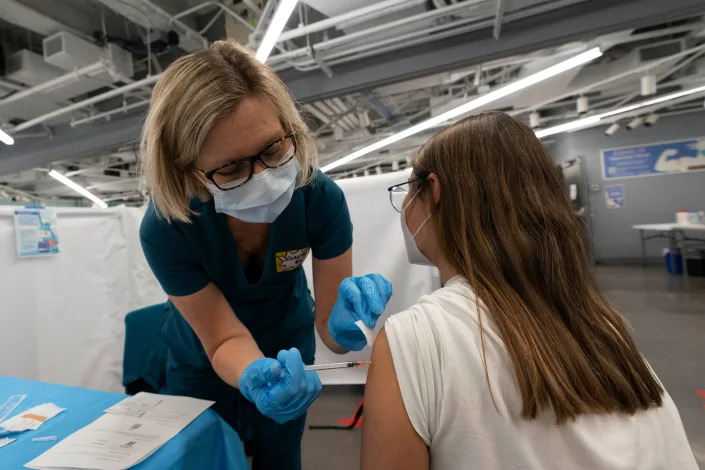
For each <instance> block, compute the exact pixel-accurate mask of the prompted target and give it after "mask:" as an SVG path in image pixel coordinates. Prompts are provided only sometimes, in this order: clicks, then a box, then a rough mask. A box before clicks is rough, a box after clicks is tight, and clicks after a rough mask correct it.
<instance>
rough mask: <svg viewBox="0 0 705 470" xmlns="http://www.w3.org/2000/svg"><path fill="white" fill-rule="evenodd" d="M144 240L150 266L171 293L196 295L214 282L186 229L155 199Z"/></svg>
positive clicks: (144, 226) (146, 219)
mask: <svg viewBox="0 0 705 470" xmlns="http://www.w3.org/2000/svg"><path fill="white" fill-rule="evenodd" d="M140 242H141V243H142V251H143V252H144V256H145V258H146V259H147V263H149V267H150V268H151V269H152V272H153V273H154V275H155V277H156V278H157V280H158V281H159V284H161V286H162V289H164V292H166V293H167V294H168V295H174V296H186V295H189V294H193V293H196V292H198V291H200V290H201V289H203V288H204V287H206V285H207V284H208V282H209V281H210V280H209V278H208V275H207V273H206V271H205V269H204V267H203V263H202V262H201V260H200V259H199V257H198V254H197V253H196V252H195V250H194V247H193V245H192V244H191V242H190V241H189V239H188V238H187V237H186V235H185V234H184V232H183V228H182V227H181V226H180V225H179V224H178V223H177V222H172V223H169V222H167V221H166V220H164V219H163V218H162V217H160V216H159V215H158V214H157V212H156V210H155V209H154V206H153V205H152V203H151V202H150V205H149V207H148V208H147V212H146V213H145V215H144V218H143V219H142V224H141V225H140Z"/></svg>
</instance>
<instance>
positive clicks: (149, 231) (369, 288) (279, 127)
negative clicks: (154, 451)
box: [140, 41, 392, 469]
mask: <svg viewBox="0 0 705 470" xmlns="http://www.w3.org/2000/svg"><path fill="white" fill-rule="evenodd" d="M141 153H142V164H143V168H144V172H145V177H146V180H147V182H148V184H149V187H150V191H151V202H150V204H149V207H148V209H147V213H146V215H145V217H144V220H143V222H142V227H141V230H140V237H141V240H142V246H143V249H144V253H145V255H146V257H147V261H148V262H149V265H150V266H151V268H152V270H153V272H154V274H155V275H156V277H157V279H158V280H159V282H160V283H161V285H162V287H163V288H164V290H165V291H166V293H167V294H168V295H169V305H170V309H169V310H170V312H169V314H168V315H167V319H166V321H165V323H164V325H163V327H162V337H163V340H164V342H165V343H166V344H167V347H168V361H167V383H166V387H165V389H164V390H162V391H161V392H163V393H168V394H176V395H187V396H192V397H198V398H204V399H209V400H214V401H215V402H216V404H215V410H216V411H217V412H218V413H219V414H220V415H221V416H222V417H223V418H224V419H225V420H226V421H227V422H229V423H230V424H231V425H232V426H233V427H234V428H235V429H236V430H237V431H238V432H239V433H240V436H241V437H242V438H243V440H244V441H245V443H246V446H247V447H248V449H249V450H250V452H251V453H252V455H253V468H254V469H298V468H300V467H301V451H300V444H301V437H302V434H303V430H304V423H305V419H306V418H305V413H306V410H307V409H308V407H309V406H310V404H311V403H312V402H313V401H314V400H315V399H316V397H317V396H318V394H319V393H320V390H321V382H320V379H319V378H318V375H317V374H316V373H315V372H310V371H304V369H303V367H304V364H311V363H312V362H313V360H314V354H315V341H314V328H316V329H317V330H318V333H319V335H320V337H321V339H322V340H323V343H325V345H326V346H327V347H328V348H329V349H331V350H332V351H334V352H337V353H345V352H346V351H348V350H360V349H362V348H363V347H364V346H365V344H366V343H365V338H364V335H363V334H362V332H361V331H360V329H359V328H358V327H357V326H355V324H354V322H355V321H357V320H362V321H363V322H364V323H365V324H366V325H368V326H370V327H374V326H375V324H376V322H377V319H378V318H379V316H380V315H381V313H382V311H383V310H384V307H385V306H386V303H387V301H388V300H389V298H390V296H391V293H392V292H391V290H392V289H391V285H390V284H389V283H388V282H387V281H386V280H385V279H384V278H383V277H382V276H380V275H378V274H369V275H366V276H363V277H351V275H352V251H351V250H352V248H351V246H352V225H351V222H350V215H349V213H348V208H347V204H346V202H345V197H344V196H343V193H342V191H341V190H340V188H339V187H338V186H337V185H336V184H335V183H334V182H333V181H332V180H331V179H330V178H328V177H327V176H326V175H325V174H323V173H321V172H320V171H316V170H315V169H314V168H315V167H314V163H315V154H316V148H315V144H314V142H313V140H312V138H311V136H310V134H309V131H308V129H307V127H306V124H305V123H304V122H303V120H302V118H301V116H300V115H299V113H298V110H297V109H296V106H295V104H294V102H293V100H292V99H291V97H290V95H289V92H288V90H287V89H286V87H285V86H284V84H283V83H282V82H281V81H280V80H279V78H278V77H277V75H276V74H275V73H274V72H273V71H272V70H271V69H269V68H268V67H267V66H266V65H264V64H261V63H260V62H259V61H257V59H256V58H255V56H254V54H252V53H251V52H250V51H248V50H246V49H244V48H243V47H241V46H239V45H237V43H235V42H234V41H218V42H216V43H214V44H213V45H212V46H211V47H210V48H208V49H204V50H201V51H197V52H194V53H192V54H189V55H186V56H184V57H181V58H180V59H178V60H177V61H175V62H174V63H173V64H172V65H171V66H170V67H169V68H167V69H166V70H165V72H164V74H163V76H162V77H161V79H160V80H159V82H158V83H157V85H156V86H155V89H154V93H153V96H152V102H151V106H150V109H149V113H148V116H147V120H146V123H145V126H144V130H143V135H142V152H141ZM309 255H311V256H312V257H313V286H314V292H313V294H314V295H313V297H312V295H311V293H310V292H309V290H308V287H307V280H306V276H305V274H304V271H303V268H302V264H303V262H304V260H305V259H306V257H307V256H309ZM314 298H315V300H314Z"/></svg>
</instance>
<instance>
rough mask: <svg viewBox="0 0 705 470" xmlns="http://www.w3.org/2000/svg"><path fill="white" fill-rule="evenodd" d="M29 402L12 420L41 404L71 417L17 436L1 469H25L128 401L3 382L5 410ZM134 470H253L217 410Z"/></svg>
mask: <svg viewBox="0 0 705 470" xmlns="http://www.w3.org/2000/svg"><path fill="white" fill-rule="evenodd" d="M25 394H26V395H27V398H25V400H24V401H23V402H22V403H21V404H20V405H19V406H18V407H17V408H16V409H15V411H14V412H13V413H12V414H11V415H10V416H14V415H15V414H17V413H21V412H22V411H25V410H27V409H29V408H32V407H33V406H37V405H41V404H42V403H54V404H55V405H57V406H59V407H61V408H66V411H64V412H62V413H61V414H59V415H57V416H56V417H54V418H52V419H50V420H49V421H47V422H46V423H44V424H42V426H41V427H40V428H39V429H38V430H36V431H27V432H25V433H22V434H19V435H17V440H16V441H15V442H12V443H11V444H8V445H6V446H5V447H2V448H0V469H2V470H11V469H12V470H15V469H22V468H24V464H26V463H28V462H30V461H31V460H33V459H34V458H35V457H37V456H39V455H40V454H42V453H43V452H45V451H46V450H48V449H49V448H50V447H52V446H54V445H55V444H56V443H57V442H58V441H60V440H62V439H64V438H66V437H67V436H68V435H69V434H72V433H73V432H75V431H77V430H78V429H80V428H82V427H83V426H86V425H87V424H89V423H91V422H93V421H94V420H95V419H97V418H98V417H100V416H101V415H102V414H103V410H105V409H106V408H108V407H110V406H112V405H114V404H115V403H117V402H119V401H120V400H122V399H123V398H125V397H126V395H121V394H117V393H105V392H98V391H95V390H87V389H83V388H76V387H66V386H64V385H54V384H48V383H41V382H32V381H29V380H22V379H16V378H12V377H1V376H0V405H2V404H3V403H5V400H7V399H8V398H9V397H10V396H11V395H25ZM42 436H56V437H57V439H58V440H57V441H56V442H32V438H35V437H42ZM133 468H134V469H135V470H155V469H159V470H163V469H184V470H186V469H188V470H191V469H195V468H203V469H206V468H207V469H211V468H212V469H231V470H241V469H243V470H245V469H249V466H248V464H247V459H246V458H245V453H244V451H243V448H242V443H241V442H240V438H239V437H238V435H237V433H236V432H235V431H234V430H233V429H232V428H231V427H230V426H228V425H227V424H226V423H225V421H223V420H222V419H221V418H220V417H219V416H218V415H217V414H216V413H215V412H214V411H213V410H207V411H206V412H205V413H203V414H202V415H201V416H199V417H198V418H196V419H195V420H194V421H193V422H191V424H189V425H188V426H187V427H186V428H185V429H184V430H183V431H181V432H180V433H179V434H178V435H177V436H176V437H174V438H173V439H171V440H170V441H169V442H167V443H166V444H165V445H164V446H162V447H161V448H160V449H159V450H157V451H156V452H155V453H154V454H152V455H151V456H150V457H149V458H148V459H147V460H145V461H144V462H142V463H140V464H139V465H137V466H136V467H133Z"/></svg>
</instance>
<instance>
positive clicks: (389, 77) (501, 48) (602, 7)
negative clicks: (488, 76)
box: [280, 0, 703, 102]
mask: <svg viewBox="0 0 705 470" xmlns="http://www.w3.org/2000/svg"><path fill="white" fill-rule="evenodd" d="M702 11H703V2H702V0H668V1H665V0H620V1H614V0H590V1H586V2H580V3H576V4H573V5H570V6H566V7H563V8H559V9H556V10H553V11H549V12H546V13H543V14H540V15H535V16H530V17H527V18H524V19H520V20H516V21H509V16H510V15H509V14H505V15H504V18H505V23H504V24H503V25H502V36H501V39H500V40H495V39H494V38H493V37H492V28H487V29H485V30H481V31H473V32H471V33H467V34H464V35H459V36H454V37H451V38H447V39H442V40H439V41H431V40H429V42H428V43H426V44H423V45H417V46H414V47H411V48H409V49H403V50H398V51H393V52H389V53H384V54H380V55H376V56H373V57H366V58H364V59H362V60H359V61H353V62H348V63H345V64H340V65H337V66H333V67H332V69H333V72H334V75H333V78H328V77H327V76H326V75H325V73H323V72H322V71H314V72H299V71H297V70H294V69H287V70H283V71H281V72H280V76H281V77H282V79H283V80H284V82H286V84H287V85H288V86H289V88H290V89H291V91H292V92H293V94H294V95H295V96H296V98H297V100H298V101H300V102H310V101H317V100H322V99H326V98H330V97H332V96H338V95H341V94H349V93H353V92H358V91H364V90H369V89H372V88H376V87H379V86H382V85H388V84H391V83H396V82H399V81H402V80H410V79H414V78H418V77H421V76H425V75H430V74H434V73H440V72H445V71H448V70H454V69H458V68H461V67H466V66H469V65H472V64H479V63H482V62H487V61H490V60H494V59H498V58H501V57H507V56H513V55H520V54H525V53H528V52H532V51H535V50H538V49H542V48H546V47H553V46H558V45H562V44H565V43H567V42H570V41H575V40H589V39H592V38H594V37H596V36H598V35H601V34H606V33H610V32H614V31H619V30H623V29H629V28H638V27H642V26H649V25H653V24H658V23H662V22H666V21H671V20H675V19H679V18H684V17H686V16H689V15H693V14H697V13H702Z"/></svg>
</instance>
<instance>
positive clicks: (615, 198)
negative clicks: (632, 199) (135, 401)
mask: <svg viewBox="0 0 705 470" xmlns="http://www.w3.org/2000/svg"><path fill="white" fill-rule="evenodd" d="M605 201H606V202H607V208H608V209H622V208H623V207H624V205H625V200H624V185H623V184H613V185H609V186H605Z"/></svg>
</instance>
